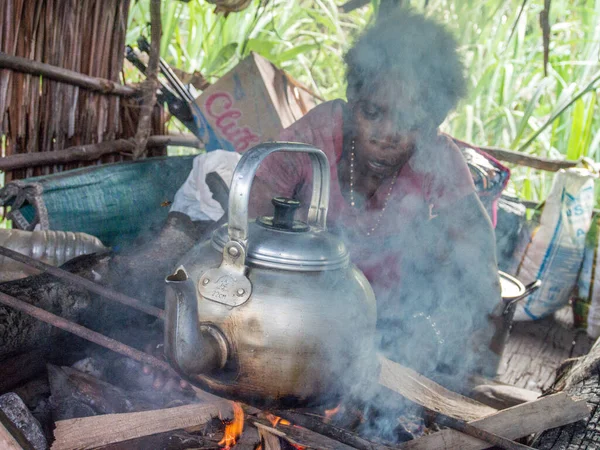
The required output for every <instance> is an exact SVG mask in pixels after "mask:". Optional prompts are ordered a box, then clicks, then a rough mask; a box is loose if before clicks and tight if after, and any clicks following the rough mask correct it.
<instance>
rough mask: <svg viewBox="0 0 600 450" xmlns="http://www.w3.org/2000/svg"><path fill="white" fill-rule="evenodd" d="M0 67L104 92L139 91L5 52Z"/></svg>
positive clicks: (2, 53)
mask: <svg viewBox="0 0 600 450" xmlns="http://www.w3.org/2000/svg"><path fill="white" fill-rule="evenodd" d="M0 69H10V70H14V71H16V72H22V73H28V74H31V75H41V76H43V77H46V78H49V79H51V80H54V81H60V82H62V83H67V84H72V85H75V86H79V87H82V88H85V89H89V90H91V91H96V92H101V93H103V94H112V95H120V96H125V97H129V96H132V95H135V94H137V93H138V90H137V89H135V88H133V87H131V86H124V85H122V84H119V83H116V82H114V81H111V80H107V79H105V78H98V77H92V76H89V75H84V74H82V73H79V72H75V71H73V70H68V69H63V68H62V67H57V66H53V65H51V64H46V63H41V62H39V61H32V60H30V59H27V58H22V57H20V56H13V55H9V54H7V53H4V52H0Z"/></svg>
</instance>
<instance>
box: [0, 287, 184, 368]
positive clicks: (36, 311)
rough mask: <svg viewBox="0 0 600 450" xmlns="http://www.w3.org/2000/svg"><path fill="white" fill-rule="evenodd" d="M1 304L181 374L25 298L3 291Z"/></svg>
mask: <svg viewBox="0 0 600 450" xmlns="http://www.w3.org/2000/svg"><path fill="white" fill-rule="evenodd" d="M0 304H3V305H6V306H9V307H11V308H13V309H16V310H17V311H21V312H23V313H25V314H29V315H30V316H32V317H35V318H36V319H38V320H41V321H42V322H45V323H48V324H50V325H52V326H54V327H57V328H60V329H61V330H65V331H68V332H69V333H73V334H74V335H76V336H79V337H80V338H82V339H86V340H88V341H90V342H93V343H95V344H98V345H101V346H102V347H105V348H107V349H109V350H112V351H113V352H116V353H119V354H121V355H124V356H127V357H128V358H131V359H134V360H136V361H138V362H141V363H142V364H147V365H149V366H152V367H154V368H156V369H160V370H164V371H166V372H168V373H169V374H172V375H176V376H179V375H177V373H176V372H175V370H174V369H173V368H172V367H171V366H170V365H169V364H168V363H167V362H166V361H162V360H160V359H158V358H156V357H154V356H152V355H149V354H147V353H144V352H141V351H139V350H136V349H135V348H133V347H129V346H128V345H125V344H123V343H122V342H119V341H116V340H114V339H111V338H109V337H106V336H104V335H103V334H100V333H97V332H95V331H92V330H90V329H89V328H86V327H83V326H81V325H78V324H76V323H73V322H71V321H69V320H66V319H63V318H62V317H60V316H57V315H56V314H52V313H50V312H48V311H46V310H44V309H41V308H38V307H37V306H33V305H31V304H29V303H26V302H24V301H23V300H19V299H18V298H15V297H12V296H10V295H7V294H5V293H3V292H0Z"/></svg>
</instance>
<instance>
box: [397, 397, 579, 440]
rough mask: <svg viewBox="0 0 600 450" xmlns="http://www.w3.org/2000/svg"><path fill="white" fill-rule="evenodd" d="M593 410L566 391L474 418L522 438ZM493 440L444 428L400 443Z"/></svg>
mask: <svg viewBox="0 0 600 450" xmlns="http://www.w3.org/2000/svg"><path fill="white" fill-rule="evenodd" d="M589 413H590V411H589V409H588V407H587V405H586V402H585V400H578V401H574V400H573V399H571V398H570V397H569V396H568V395H566V394H565V393H562V392H561V393H558V394H554V395H550V396H548V397H543V398H540V399H539V400H536V401H533V402H528V403H523V404H522V405H518V406H514V407H512V408H508V409H504V410H502V411H499V412H497V413H496V414H492V415H490V416H487V417H484V418H482V419H479V420H475V421H473V422H470V424H471V425H474V426H476V427H478V428H481V429H483V430H486V431H490V432H492V433H496V434H499V435H502V436H503V437H505V438H508V439H518V438H520V437H523V436H527V435H530V434H533V433H539V432H541V431H544V430H547V429H550V428H556V427H560V426H563V425H566V424H568V423H572V422H576V421H578V420H582V419H585V418H587V417H588V415H589ZM488 447H489V444H488V443H486V442H483V441H480V440H479V439H476V438H473V437H471V436H467V435H465V434H462V433H460V432H458V431H455V430H451V429H448V430H443V431H440V432H438V433H434V434H430V435H428V436H423V437H421V438H419V439H416V440H414V441H410V442H406V443H404V444H402V445H401V446H400V448H402V449H407V450H425V449H427V450H429V449H433V448H435V449H440V450H478V449H484V448H488Z"/></svg>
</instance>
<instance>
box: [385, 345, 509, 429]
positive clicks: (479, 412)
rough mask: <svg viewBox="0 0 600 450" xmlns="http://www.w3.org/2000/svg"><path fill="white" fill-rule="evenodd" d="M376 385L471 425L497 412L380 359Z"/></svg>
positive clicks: (418, 374) (391, 362)
mask: <svg viewBox="0 0 600 450" xmlns="http://www.w3.org/2000/svg"><path fill="white" fill-rule="evenodd" d="M379 362H380V365H381V371H380V374H379V384H380V385H381V386H384V387H386V388H388V389H391V390H392V391H394V392H396V393H398V394H400V395H402V396H403V397H405V398H407V399H408V400H410V401H412V402H414V403H417V404H418V405H421V406H423V407H425V408H427V409H428V410H430V411H434V412H439V413H442V414H445V415H447V416H450V417H454V418H457V419H461V420H465V421H470V420H475V419H479V418H481V417H483V416H487V415H490V414H493V413H495V412H496V411H497V410H496V409H494V408H491V407H489V406H486V405H484V404H482V403H479V402H477V401H475V400H471V399H470V398H467V397H464V396H462V395H460V394H457V393H455V392H452V391H450V390H448V389H446V388H444V387H443V386H440V385H439V384H437V383H435V382H434V381H432V380H430V379H429V378H427V377H424V376H423V375H421V374H420V373H417V372H415V371H414V370H412V369H409V368H408V367H404V366H402V365H400V364H398V363H396V362H394V361H390V360H389V359H387V358H385V357H383V356H381V355H380V357H379Z"/></svg>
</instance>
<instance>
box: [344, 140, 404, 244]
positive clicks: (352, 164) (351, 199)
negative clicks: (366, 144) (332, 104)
mask: <svg viewBox="0 0 600 450" xmlns="http://www.w3.org/2000/svg"><path fill="white" fill-rule="evenodd" d="M397 175H398V174H395V175H394V178H392V182H391V184H390V187H389V189H388V192H387V195H386V196H385V201H384V202H383V208H381V211H380V212H379V215H378V216H377V220H376V221H375V225H373V226H372V227H371V229H370V230H369V231H367V236H371V234H372V233H374V232H375V230H377V229H378V228H379V225H380V224H381V218H382V217H383V213H384V212H385V208H386V207H387V204H388V201H389V199H390V196H391V195H392V189H393V188H394V184H395V183H396V178H397ZM350 205H351V206H352V207H353V208H354V207H356V201H355V198H354V138H353V139H352V142H351V150H350Z"/></svg>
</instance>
